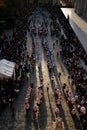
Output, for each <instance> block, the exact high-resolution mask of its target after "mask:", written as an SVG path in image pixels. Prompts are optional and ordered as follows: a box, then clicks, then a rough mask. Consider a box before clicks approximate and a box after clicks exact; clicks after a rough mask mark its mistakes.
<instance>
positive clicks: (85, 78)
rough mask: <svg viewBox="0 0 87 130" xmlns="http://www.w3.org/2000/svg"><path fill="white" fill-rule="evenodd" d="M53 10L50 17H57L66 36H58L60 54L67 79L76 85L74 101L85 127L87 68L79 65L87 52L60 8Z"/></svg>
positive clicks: (86, 117)
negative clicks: (66, 72)
mask: <svg viewBox="0 0 87 130" xmlns="http://www.w3.org/2000/svg"><path fill="white" fill-rule="evenodd" d="M53 10H54V11H52V17H53V16H54V18H55V19H57V17H58V19H59V22H60V24H61V26H62V28H63V30H64V33H65V34H66V37H67V38H65V37H64V35H61V38H60V45H61V49H62V53H61V56H62V60H63V63H64V64H65V66H66V68H67V70H68V72H69V74H70V76H69V79H70V78H71V79H72V85H75V86H76V92H77V95H76V96H75V97H76V101H77V98H78V103H77V109H78V111H79V116H80V120H81V122H82V124H83V126H84V127H87V126H86V123H87V70H85V69H84V67H83V66H82V65H81V59H82V60H83V62H84V63H85V64H86V65H87V54H86V52H85V51H84V49H83V47H82V45H81V44H80V42H79V40H78V39H77V37H76V35H75V33H74V32H73V30H72V28H71V27H70V24H69V21H68V20H67V19H65V16H64V15H63V13H62V12H61V10H60V9H59V8H56V7H55V9H53ZM72 85H71V86H72ZM66 86H67V85H66ZM66 86H64V87H65V88H66V89H67V90H68V92H67V96H68V97H67V99H68V102H70V103H71V104H72V102H73V104H74V103H75V99H73V101H72V98H71V97H72V96H71V92H69V88H67V87H66ZM73 104H72V107H73ZM72 112H74V108H73V109H72ZM74 113H75V112H74Z"/></svg>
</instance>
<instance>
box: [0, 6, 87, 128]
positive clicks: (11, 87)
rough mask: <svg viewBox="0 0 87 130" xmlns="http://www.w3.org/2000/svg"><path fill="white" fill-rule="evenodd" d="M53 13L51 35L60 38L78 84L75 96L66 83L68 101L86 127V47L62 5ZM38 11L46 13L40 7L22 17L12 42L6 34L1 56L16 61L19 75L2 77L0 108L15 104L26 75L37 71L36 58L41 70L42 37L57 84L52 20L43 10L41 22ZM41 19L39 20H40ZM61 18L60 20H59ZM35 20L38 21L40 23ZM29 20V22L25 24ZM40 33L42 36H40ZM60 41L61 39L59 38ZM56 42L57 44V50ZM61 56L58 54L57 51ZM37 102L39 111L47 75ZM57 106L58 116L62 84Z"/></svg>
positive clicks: (27, 104) (57, 91)
mask: <svg viewBox="0 0 87 130" xmlns="http://www.w3.org/2000/svg"><path fill="white" fill-rule="evenodd" d="M48 11H49V12H50V15H49V16H50V18H51V23H50V32H51V37H53V36H55V37H58V38H59V42H60V46H61V51H60V55H61V57H62V60H63V63H64V64H65V66H66V68H67V70H68V72H69V75H70V76H69V80H72V84H71V87H72V86H73V85H75V86H76V93H77V95H74V97H73V96H72V94H71V92H70V90H69V87H68V86H67V85H66V83H65V84H64V85H63V90H64V93H66V99H67V103H68V104H69V105H70V107H71V114H72V115H75V114H76V111H75V108H74V105H76V107H77V109H78V112H79V116H80V120H81V121H82V123H83V126H84V127H86V123H87V101H86V100H87V71H86V70H85V69H84V67H83V66H82V65H81V63H80V59H82V60H83V61H84V62H85V64H86V65H87V54H86V52H85V51H84V49H83V47H82V46H81V44H80V43H79V40H78V39H77V37H76V36H75V34H74V32H73V30H72V28H71V27H70V24H69V22H68V20H67V19H65V17H64V15H63V13H62V12H61V10H60V9H59V7H58V6H54V7H53V6H50V8H49V9H48ZM38 12H40V13H42V10H37V11H36V13H37V14H33V15H31V17H30V19H28V16H27V14H26V13H24V15H23V17H19V19H18V20H17V22H16V24H15V26H16V27H15V29H14V30H13V36H12V39H11V41H10V42H9V41H8V37H7V36H6V35H4V37H3V41H4V42H3V44H2V46H1V47H0V58H1V59H7V60H9V61H13V62H15V63H16V66H15V77H14V78H13V77H12V78H11V79H0V97H1V98H0V108H4V107H5V106H6V105H7V104H8V103H9V104H10V105H11V106H12V105H13V102H14V98H15V95H17V94H18V93H19V92H20V89H21V87H22V86H23V83H24V79H25V76H26V77H27V79H28V80H29V78H30V74H31V73H32V72H34V71H35V67H36V61H37V63H38V68H39V69H41V61H40V55H39V49H38V40H37V39H38V37H39V38H40V39H41V45H42V47H43V50H44V52H45V57H46V62H47V68H48V72H49V75H50V78H51V82H52V84H53V83H54V77H53V73H52V72H54V68H55V62H54V52H53V50H52V49H50V47H49V43H48V39H47V35H48V19H47V16H46V14H45V13H42V14H41V15H42V17H43V22H42V21H39V20H38V18H37V16H38ZM35 18H36V19H37V21H35V20H36V19H35ZM57 19H58V20H59V23H58V21H57ZM35 22H38V23H39V24H37V25H38V26H36V24H35ZM25 23H26V24H25ZM61 28H62V29H63V30H64V33H65V35H66V38H65V37H64V35H62V34H61ZM27 30H28V32H29V34H30V38H31V42H32V51H31V54H29V52H28V51H27V45H26V41H27ZM37 35H38V37H37ZM56 43H58V41H57V40H56ZM54 48H55V43H54V44H53V49H54ZM57 55H58V54H57ZM59 74H60V75H61V73H59ZM33 87H34V84H33V83H31V84H30V86H29V88H28V90H27V94H26V98H25V108H26V110H29V109H30V100H31V94H32V90H33ZM47 92H49V85H48V86H47ZM37 93H38V94H37V100H36V104H35V105H34V106H33V112H34V113H36V112H37V110H38V108H39V107H40V105H41V103H42V99H43V76H42V75H40V87H38V92H37ZM55 95H56V105H57V109H56V111H55V113H56V117H58V115H59V108H60V105H61V99H62V98H61V90H60V89H59V88H58V86H55Z"/></svg>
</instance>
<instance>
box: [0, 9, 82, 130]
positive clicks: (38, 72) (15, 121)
mask: <svg viewBox="0 0 87 130" xmlns="http://www.w3.org/2000/svg"><path fill="white" fill-rule="evenodd" d="M44 14H46V17H47V21H48V25H47V26H48V35H47V36H46V37H45V38H44V40H45V43H46V42H47V44H48V46H49V49H50V50H51V51H52V52H53V63H54V64H55V67H54V71H53V72H52V75H53V77H54V82H53V83H52V81H51V75H50V74H49V72H48V67H47V55H46V51H44V48H43V46H42V43H41V42H42V41H41V40H42V39H41V37H40V36H39V35H38V34H36V36H35V37H34V41H35V43H36V48H35V50H36V54H35V55H36V66H35V70H34V71H32V73H31V74H30V77H29V79H28V80H27V79H26V77H25V83H24V86H23V87H22V89H21V91H20V92H19V95H18V96H17V97H16V99H15V103H14V104H15V109H16V110H15V116H12V112H11V109H10V107H9V106H8V107H7V108H6V110H5V112H3V113H1V116H0V130H53V129H54V128H55V122H56V117H55V109H56V107H57V106H56V98H55V86H56V85H58V87H59V90H60V92H61V94H62V99H61V100H62V102H61V105H60V112H59V116H60V117H61V118H62V120H63V122H64V126H65V130H82V127H81V124H80V122H79V117H78V112H76V117H75V118H73V117H72V116H71V113H70V109H69V106H68V104H67V102H66V99H65V95H64V92H63V88H62V86H63V84H64V83H66V84H67V85H68V86H69V89H70V90H71V92H72V95H73V94H75V86H72V87H71V83H70V82H69V80H68V76H69V74H68V72H67V70H66V67H65V66H64V64H63V61H62V57H61V54H59V55H58V56H57V52H59V51H60V50H61V46H60V41H59V37H55V36H54V37H51V34H50V22H51V19H50V18H49V14H48V13H47V12H44ZM33 16H35V25H36V27H39V25H40V24H41V23H42V22H43V19H46V18H43V15H42V13H41V12H39V11H36V12H34V14H33ZM30 26H32V22H31V24H30ZM62 34H63V30H62ZM56 40H58V44H56ZM53 43H55V47H54V48H53ZM32 46H33V45H32V40H31V36H30V32H29V31H28V30H27V51H28V52H29V54H31V50H32ZM39 61H40V63H41V68H40V69H39V67H38V65H39ZM59 72H61V76H60V78H59V76H58V74H59ZM42 75H43V99H42V103H41V106H40V109H38V111H37V114H36V118H33V106H34V105H35V104H36V103H37V93H38V87H40V78H39V77H40V76H42ZM31 82H33V83H34V88H33V92H32V95H31V101H30V110H29V111H28V112H26V109H25V105H24V103H25V96H26V93H27V89H28V87H29V85H30V83H31ZM48 84H49V91H48V92H47V85H48Z"/></svg>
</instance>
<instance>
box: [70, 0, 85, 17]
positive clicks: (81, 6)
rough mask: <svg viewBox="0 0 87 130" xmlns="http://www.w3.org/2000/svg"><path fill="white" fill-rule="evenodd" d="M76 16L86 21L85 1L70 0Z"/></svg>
mask: <svg viewBox="0 0 87 130" xmlns="http://www.w3.org/2000/svg"><path fill="white" fill-rule="evenodd" d="M71 1H72V3H73V5H74V8H75V11H76V13H77V14H78V15H80V16H82V17H84V18H86V19H87V0H71Z"/></svg>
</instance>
